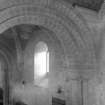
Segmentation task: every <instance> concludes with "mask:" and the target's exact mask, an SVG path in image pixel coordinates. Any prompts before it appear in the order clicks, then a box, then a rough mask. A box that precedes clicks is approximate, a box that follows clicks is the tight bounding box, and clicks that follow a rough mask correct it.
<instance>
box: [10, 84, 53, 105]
mask: <svg viewBox="0 0 105 105" xmlns="http://www.w3.org/2000/svg"><path fill="white" fill-rule="evenodd" d="M12 98H13V100H15V102H19V101H20V102H23V103H24V104H27V105H50V103H49V102H50V99H51V98H50V96H49V91H48V89H45V88H42V87H38V86H35V85H34V84H26V85H22V84H16V85H14V86H13V89H12Z"/></svg>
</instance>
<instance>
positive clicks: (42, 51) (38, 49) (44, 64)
mask: <svg viewBox="0 0 105 105" xmlns="http://www.w3.org/2000/svg"><path fill="white" fill-rule="evenodd" d="M48 73H49V51H48V46H47V44H46V43H45V42H43V41H40V42H38V43H37V45H36V46H35V55H34V80H35V83H37V82H41V81H43V80H44V79H45V77H46V76H47V74H48Z"/></svg>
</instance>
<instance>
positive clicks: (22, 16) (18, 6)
mask: <svg viewBox="0 0 105 105" xmlns="http://www.w3.org/2000/svg"><path fill="white" fill-rule="evenodd" d="M27 4H28V5H27ZM3 5H4V7H3V6H1V9H0V10H1V12H0V33H2V32H4V31H5V30H6V29H8V28H10V27H13V26H15V25H19V24H34V25H39V26H43V27H45V28H47V29H49V30H52V31H53V32H54V33H55V34H56V36H57V37H58V39H59V40H60V41H61V44H62V47H63V49H64V53H65V61H69V64H67V63H66V66H70V62H71V63H72V59H71V58H74V57H76V58H77V61H78V62H79V60H80V57H81V56H82V55H83V54H84V53H83V52H85V54H84V55H85V56H86V55H87V56H88V57H87V58H88V59H87V58H86V59H85V60H83V61H82V62H84V61H85V63H87V62H88V61H89V60H91V59H92V58H91V57H93V55H92V54H93V53H91V51H90V50H92V48H93V47H92V46H93V45H92V41H91V38H90V36H91V33H89V30H88V28H87V27H86V25H85V22H84V21H82V20H81V19H80V16H78V13H76V12H75V11H74V10H73V8H72V6H70V5H69V6H68V5H67V3H65V2H64V3H60V1H59V0H58V1H55V0H14V1H13V0H10V1H9V0H8V2H7V3H6V2H5V3H4V4H3ZM56 11H57V12H56ZM61 13H62V15H63V14H64V16H61V15H60V14H61ZM81 31H82V32H81ZM90 44H91V47H90ZM89 51H90V52H89ZM87 52H88V53H87ZM88 63H89V62H88Z"/></svg>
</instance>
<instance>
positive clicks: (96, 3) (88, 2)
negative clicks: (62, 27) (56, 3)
mask: <svg viewBox="0 0 105 105" xmlns="http://www.w3.org/2000/svg"><path fill="white" fill-rule="evenodd" d="M65 1H67V2H70V3H72V4H73V5H74V6H75V5H78V6H81V7H85V8H88V9H91V10H94V11H96V12H98V11H99V10H100V8H101V6H102V3H103V1H104V0H65Z"/></svg>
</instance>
